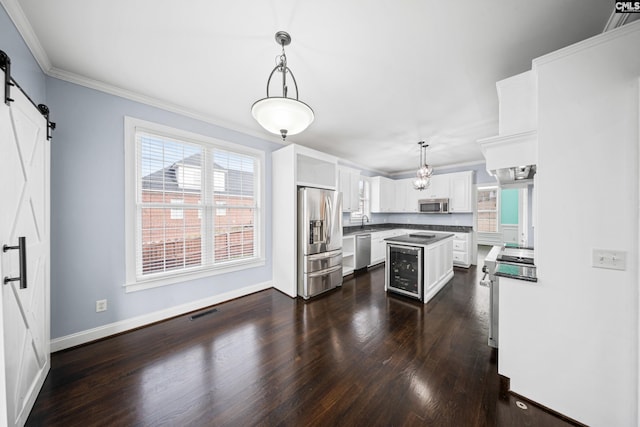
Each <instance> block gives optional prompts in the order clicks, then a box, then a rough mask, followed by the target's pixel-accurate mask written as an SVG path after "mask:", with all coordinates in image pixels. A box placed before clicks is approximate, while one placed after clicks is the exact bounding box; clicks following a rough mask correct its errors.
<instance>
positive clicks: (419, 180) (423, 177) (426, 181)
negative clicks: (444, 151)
mask: <svg viewBox="0 0 640 427" xmlns="http://www.w3.org/2000/svg"><path fill="white" fill-rule="evenodd" d="M418 145H419V146H420V165H419V168H418V171H417V172H416V179H414V180H413V188H415V189H416V190H420V191H422V190H424V189H426V188H429V185H430V184H431V179H430V178H431V175H432V174H433V168H432V167H431V166H429V165H428V164H427V147H428V146H429V144H427V143H426V142H424V141H420V142H418Z"/></svg>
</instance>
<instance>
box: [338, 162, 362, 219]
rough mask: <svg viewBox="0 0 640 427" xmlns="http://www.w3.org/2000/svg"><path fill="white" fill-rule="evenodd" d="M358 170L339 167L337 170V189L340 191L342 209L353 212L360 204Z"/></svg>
mask: <svg viewBox="0 0 640 427" xmlns="http://www.w3.org/2000/svg"><path fill="white" fill-rule="evenodd" d="M359 185H360V172H358V171H357V170H355V169H351V168H347V167H340V168H339V170H338V191H340V192H342V211H343V212H355V211H357V210H358V208H359V205H360V200H359V197H360V188H359Z"/></svg>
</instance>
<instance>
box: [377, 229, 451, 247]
mask: <svg viewBox="0 0 640 427" xmlns="http://www.w3.org/2000/svg"><path fill="white" fill-rule="evenodd" d="M419 233H420V234H425V236H413V235H410V234H403V235H402V236H396V237H388V238H386V239H384V240H385V242H390V243H404V244H407V245H420V246H427V245H431V244H434V243H436V242H439V241H441V240H445V239H447V238H449V237H453V234H431V235H429V234H428V232H427V231H423V232H419ZM427 236H433V237H427Z"/></svg>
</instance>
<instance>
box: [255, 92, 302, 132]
mask: <svg viewBox="0 0 640 427" xmlns="http://www.w3.org/2000/svg"><path fill="white" fill-rule="evenodd" d="M251 114H253V118H254V119H256V121H257V122H258V123H260V126H262V127H263V128H265V129H266V130H268V131H269V132H271V133H275V134H276V135H281V136H282V139H285V137H286V136H287V135H295V134H297V133H300V132H302V131H303V130H305V129H306V128H307V127H309V125H310V124H311V123H312V122H313V119H314V117H315V116H314V115H313V110H312V109H311V107H309V106H308V105H307V104H305V103H304V102H301V101H298V100H297V99H292V98H283V97H275V96H273V97H271V98H263V99H261V100H259V101H256V102H255V103H254V104H253V106H252V107H251Z"/></svg>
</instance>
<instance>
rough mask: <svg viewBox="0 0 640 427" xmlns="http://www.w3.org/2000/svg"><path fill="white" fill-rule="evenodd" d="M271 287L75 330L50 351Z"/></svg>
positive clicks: (268, 285)
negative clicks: (83, 329)
mask: <svg viewBox="0 0 640 427" xmlns="http://www.w3.org/2000/svg"><path fill="white" fill-rule="evenodd" d="M272 287H273V283H271V282H270V281H269V282H263V283H258V284H255V285H251V286H246V287H244V288H240V289H236V290H233V291H229V292H225V293H223V294H219V295H214V296H212V297H207V298H203V299H200V300H197V301H192V302H188V303H186V304H181V305H177V306H175V307H169V308H166V309H163V310H159V311H154V312H153V313H148V314H143V315H142V316H137V317H132V318H130V319H125V320H120V321H118V322H115V323H110V324H108V325H104V326H99V327H97V328H93V329H87V330H86V331H81V332H76V333H75V334H71V335H66V336H64V337H60V338H55V339H52V340H51V341H50V351H51V352H52V353H53V352H56V351H60V350H64V349H67V348H71V347H75V346H77V345H80V344H85V343H88V342H91V341H95V340H98V339H101V338H105V337H108V336H110V335H115V334H119V333H121V332H125V331H129V330H131V329H135V328H139V327H141V326H145V325H149V324H151V323H154V322H159V321H161V320H165V319H169V318H171V317H175V316H180V315H182V314H185V313H189V312H191V311H195V310H199V309H201V308H205V307H209V306H211V305H214V304H220V303H221V302H225V301H229V300H232V299H234V298H238V297H242V296H245V295H249V294H252V293H254V292H258V291H262V290H265V289H269V288H272Z"/></svg>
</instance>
